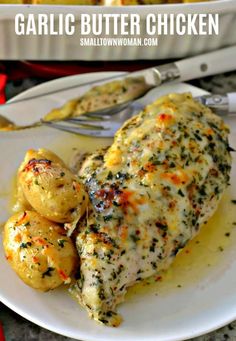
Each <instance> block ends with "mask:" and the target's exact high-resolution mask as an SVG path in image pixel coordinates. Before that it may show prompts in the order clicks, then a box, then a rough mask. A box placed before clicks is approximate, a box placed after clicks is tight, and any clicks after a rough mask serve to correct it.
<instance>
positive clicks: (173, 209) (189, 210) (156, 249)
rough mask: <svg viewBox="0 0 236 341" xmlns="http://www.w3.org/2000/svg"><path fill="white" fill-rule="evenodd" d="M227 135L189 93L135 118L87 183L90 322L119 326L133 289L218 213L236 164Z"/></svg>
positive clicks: (81, 283)
mask: <svg viewBox="0 0 236 341" xmlns="http://www.w3.org/2000/svg"><path fill="white" fill-rule="evenodd" d="M228 132H229V130H228V128H227V127H226V126H225V124H224V123H223V121H222V119H221V118H219V117H217V116H216V115H214V114H213V113H212V112H211V111H210V109H208V108H205V107H204V106H202V105H201V104H199V103H198V102H195V101H194V100H193V99H192V96H191V95H190V94H182V95H180V94H171V95H168V96H164V97H162V98H160V99H159V100H157V101H156V102H154V103H153V104H151V105H149V106H147V107H146V109H145V110H144V111H143V112H141V113H140V114H139V115H137V116H135V117H133V118H131V119H130V120H129V121H127V122H126V123H125V124H124V126H123V127H122V128H121V129H120V130H119V131H118V132H117V133H116V136H115V140H114V143H113V145H112V146H111V147H110V148H109V149H108V151H101V152H98V153H96V154H93V155H91V156H90V157H89V158H88V159H87V160H86V162H85V165H84V166H83V167H82V170H81V172H80V176H81V178H82V180H83V181H84V184H85V185H86V187H87V190H88V193H89V196H90V201H91V204H90V208H89V211H88V215H87V219H86V221H85V222H84V223H83V224H81V229H80V233H79V234H78V237H77V249H78V252H79V255H80V258H81V267H80V279H79V280H78V281H77V283H76V285H75V287H74V290H76V292H77V297H78V299H79V301H80V303H81V304H82V305H84V306H85V307H86V308H87V309H88V311H89V313H90V316H91V317H93V318H94V319H96V320H97V321H100V322H102V323H105V324H108V325H113V326H116V325H117V324H119V323H120V317H119V316H117V314H116V312H115V306H116V305H117V304H118V303H119V302H120V301H122V300H123V298H124V295H125V292H126V290H127V287H129V286H130V285H132V284H134V283H135V282H137V281H139V280H141V279H143V278H147V277H149V276H151V275H153V274H155V273H157V272H158V271H160V270H162V269H166V268H167V267H168V266H169V264H170V263H171V262H172V260H173V259H174V257H175V255H176V254H177V252H178V251H179V250H180V249H182V248H183V247H184V246H185V244H186V243H187V242H188V241H189V240H190V239H192V238H193V237H194V236H195V235H196V234H197V233H198V231H199V228H200V226H201V225H202V224H204V223H205V222H206V221H207V220H208V219H209V217H210V216H211V215H212V214H213V212H214V211H215V209H216V207H217V204H218V202H219V200H220V198H221V196H222V193H223V191H224V189H225V188H226V187H227V184H228V180H229V172H230V165H231V157H230V153H229V146H228V139H227V138H228Z"/></svg>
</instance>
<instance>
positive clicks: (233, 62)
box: [0, 45, 236, 133]
mask: <svg viewBox="0 0 236 341" xmlns="http://www.w3.org/2000/svg"><path fill="white" fill-rule="evenodd" d="M235 55H236V45H234V46H231V47H226V48H222V49H220V50H217V51H213V52H209V53H205V54H202V55H198V56H195V57H190V58H186V59H182V60H179V61H176V62H172V63H169V64H164V65H159V66H157V67H152V68H149V69H144V70H141V71H135V72H132V73H129V74H128V75H127V74H125V75H124V76H121V75H115V76H110V77H106V78H104V79H101V80H98V81H90V82H87V83H84V84H80V85H73V86H70V87H67V88H64V89H58V90H55V91H51V92H48V93H40V94H38V95H34V96H29V97H25V98H23V99H16V100H14V101H10V102H7V103H5V104H4V105H0V109H5V108H6V110H7V108H8V107H10V106H14V105H17V104H18V103H19V102H25V103H27V101H30V100H35V99H37V98H43V97H45V96H48V95H51V94H60V93H61V92H62V91H65V90H70V89H73V88H78V89H80V90H82V92H83V91H87V87H88V86H91V85H92V84H94V85H100V84H103V83H104V82H105V81H107V82H108V81H109V82H110V81H113V80H115V79H119V80H124V79H125V78H127V77H132V78H133V79H136V78H137V79H139V80H140V78H142V80H143V84H144V85H145V86H144V87H143V91H142V93H141V92H140V94H139V95H138V96H137V97H136V98H134V97H133V98H132V99H131V100H128V101H127V102H119V103H117V104H115V105H112V106H111V107H106V108H102V109H101V110H96V111H95V112H89V113H86V116H85V117H84V118H81V116H80V118H78V119H77V118H76V120H77V123H78V124H80V125H81V124H82V123H83V124H85V122H84V120H83V122H81V120H82V119H85V120H87V125H90V127H89V126H88V127H87V128H88V130H89V128H91V129H93V130H95V129H96V124H93V123H94V122H90V121H91V120H95V119H96V118H97V130H99V128H100V129H101V126H99V123H98V121H99V120H100V121H101V117H100V116H102V115H108V116H109V117H110V116H111V115H112V113H113V114H114V115H115V114H116V113H117V112H120V111H123V109H127V108H128V107H129V106H130V105H131V103H132V102H133V101H135V100H137V99H139V98H142V97H143V96H144V95H146V94H147V92H149V91H150V90H151V89H154V88H156V87H158V86H160V85H162V84H167V83H177V82H185V81H188V80H191V79H197V78H201V77H206V76H210V75H215V74H218V73H222V72H227V71H232V70H236V59H235ZM83 115H85V114H83ZM1 119H2V120H4V119H5V118H4V117H3V116H2V117H1V115H0V121H1ZM104 121H106V119H104ZM108 122H109V121H107V123H105V122H104V124H105V125H108V124H109V123H108ZM74 123H75V121H74ZM90 123H91V124H92V125H93V127H92V126H91V124H90ZM9 124H12V125H14V123H13V122H9ZM45 124H46V123H45V122H44V121H38V122H33V123H32V124H27V125H25V126H18V127H17V129H27V128H33V127H38V126H41V125H45ZM50 124H51V123H48V124H47V125H50ZM51 126H52V124H51ZM54 126H55V124H54ZM105 127H106V128H107V129H104V130H109V128H108V127H107V126H105ZM91 133H92V132H91Z"/></svg>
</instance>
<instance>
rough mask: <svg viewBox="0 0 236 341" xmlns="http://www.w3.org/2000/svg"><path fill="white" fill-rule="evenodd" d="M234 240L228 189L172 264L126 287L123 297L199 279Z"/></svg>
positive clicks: (234, 214) (234, 211) (234, 208)
mask: <svg viewBox="0 0 236 341" xmlns="http://www.w3.org/2000/svg"><path fill="white" fill-rule="evenodd" d="M235 242H236V204H234V203H233V202H232V195H231V194H230V189H228V190H227V191H226V193H225V194H224V196H223V198H222V200H221V202H220V204H219V206H218V209H217V210H216V212H215V214H214V215H213V216H212V218H211V219H210V220H209V221H208V223H207V224H206V225H204V226H203V227H202V228H201V230H200V232H199V234H198V235H197V236H196V237H195V238H194V239H193V240H191V241H190V242H189V243H188V244H187V245H186V246H185V248H184V249H182V251H180V252H179V253H178V254H177V256H176V258H175V260H174V261H173V263H172V265H171V266H170V267H169V268H168V269H167V270H165V271H162V272H160V273H159V274H157V275H156V276H153V277H151V278H148V279H146V280H143V281H142V282H140V283H137V284H135V285H134V286H133V287H131V288H129V290H128V293H127V295H126V300H127V299H129V300H133V299H134V298H135V297H136V295H137V294H157V295H160V296H164V295H167V294H168V293H169V292H172V291H174V290H180V289H181V288H186V287H187V286H189V285H191V284H192V283H196V282H198V281H200V280H201V279H202V278H203V277H204V276H205V275H206V274H207V272H209V271H210V270H211V269H213V268H214V267H217V266H218V265H219V264H220V263H221V262H222V261H223V259H224V254H225V253H226V252H228V251H229V249H230V248H231V247H233V246H234V245H235Z"/></svg>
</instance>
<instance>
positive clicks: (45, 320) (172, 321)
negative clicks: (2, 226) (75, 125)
mask: <svg viewBox="0 0 236 341" xmlns="http://www.w3.org/2000/svg"><path fill="white" fill-rule="evenodd" d="M105 75H106V74H105V73H101V74H89V75H81V76H73V77H67V78H62V79H59V80H56V81H51V82H48V83H46V84H43V85H40V86H38V87H35V88H33V89H32V90H30V91H28V92H25V93H24V94H21V95H20V96H18V98H20V97H21V98H23V97H24V96H29V95H33V94H39V93H40V92H45V91H51V90H53V89H58V88H60V87H62V86H66V85H67V84H68V86H69V85H72V84H78V82H79V81H81V82H85V81H88V80H92V79H99V78H100V77H102V76H105ZM184 91H191V92H192V93H193V95H196V96H197V95H200V94H203V93H204V91H203V90H201V89H198V88H195V87H192V86H190V85H186V84H179V85H174V86H173V85H172V86H165V87H162V88H160V89H158V90H155V91H152V92H151V93H150V94H149V95H148V98H147V99H146V101H147V102H149V101H151V100H153V99H154V98H156V97H158V96H160V95H162V94H165V93H169V92H184ZM76 94H77V92H76V90H73V91H70V92H69V93H64V94H63V95H62V94H61V95H60V96H58V95H57V96H48V98H46V99H44V100H42V99H41V100H40V99H38V100H37V101H36V103H35V104H34V105H32V104H29V106H26V105H25V104H24V105H23V104H19V107H18V109H17V110H14V112H13V111H12V112H11V111H9V117H11V118H14V119H15V121H17V122H18V123H20V122H22V123H25V120H26V118H27V116H29V115H32V114H33V115H34V114H35V120H37V119H38V118H39V117H41V116H42V114H44V113H45V112H46V111H48V110H49V109H51V108H52V107H55V106H57V105H61V104H62V101H64V100H66V99H68V98H70V97H73V96H75V95H76ZM9 110H10V108H9ZM227 121H228V123H229V124H230V126H231V130H232V133H231V137H230V138H231V145H232V146H234V147H235V146H236V119H235V118H229V119H228V120H227ZM59 141H60V144H58V143H59ZM89 141H90V138H87V140H82V139H81V138H80V137H79V136H73V135H69V134H67V133H62V132H58V131H55V130H51V129H50V128H37V129H34V130H28V131H24V132H5V133H0V149H1V160H2V161H1V167H0V183H1V188H0V193H1V196H0V222H3V221H5V220H6V219H7V217H8V216H9V214H10V213H9V200H10V199H9V198H10V192H11V180H12V177H13V176H14V174H15V171H16V169H17V167H18V165H19V163H20V161H21V160H22V158H23V155H24V153H25V151H26V150H27V149H28V148H37V147H43V146H44V147H49V148H51V149H52V150H54V151H56V152H58V153H59V155H60V154H62V153H63V151H62V150H63V148H66V147H67V146H70V148H71V146H74V147H75V146H77V147H78V146H80V145H81V143H83V146H87V147H85V148H88V146H89V145H90V148H94V147H95V146H96V145H98V144H99V143H100V142H99V139H95V140H94V142H93V145H91V143H90V142H89ZM59 145H60V146H61V147H60V148H59V147H58V146H59ZM56 146H57V147H56ZM68 148H69V147H68ZM235 178H236V159H235V157H234V161H233V171H232V177H231V179H235ZM231 191H232V192H233V195H234V198H236V181H235V180H234V181H233V183H232V186H231ZM235 260H236V248H231V249H229V250H228V251H227V250H226V251H225V253H224V257H223V258H222V261H221V262H219V264H217V266H216V267H213V268H209V271H207V272H206V274H205V275H204V276H203V277H201V278H200V279H199V280H198V281H194V282H192V283H190V284H189V285H187V286H186V287H183V288H182V289H181V290H179V289H175V290H172V291H170V292H169V293H168V294H167V295H160V296H155V295H154V294H153V293H145V294H140V295H136V296H134V297H133V299H131V300H128V301H126V302H125V303H123V304H122V305H120V307H119V311H120V312H121V313H122V315H123V317H124V322H123V324H122V325H121V326H120V327H118V328H108V327H104V326H100V325H98V324H96V323H95V322H94V321H91V320H89V318H88V316H87V313H86V312H85V311H84V309H82V308H81V307H80V306H79V305H78V304H77V303H76V302H74V301H73V300H72V299H70V297H69V296H68V294H67V293H66V291H65V290H62V289H59V290H55V291H52V292H48V293H40V292H37V291H35V290H33V289H31V288H29V287H27V286H26V285H25V284H24V283H23V282H21V280H20V279H19V278H18V277H17V276H16V274H15V273H14V272H13V271H12V270H11V268H10V267H9V265H8V264H7V261H6V260H5V258H4V254H3V248H2V242H1V240H0V274H1V280H0V300H1V301H2V302H3V303H5V304H6V305H7V306H8V307H10V308H11V309H13V310H14V311H16V312H17V313H19V314H20V315H22V316H24V317H25V318H27V319H28V320H30V321H32V322H34V323H36V324H38V325H40V326H42V327H44V328H47V329H49V330H51V331H54V332H56V333H59V334H63V335H65V336H68V337H72V338H76V339H80V340H90V341H99V340H100V341H112V340H114V341H115V340H116V341H123V340H127V341H128V340H129V341H143V340H145V341H151V340H153V341H154V340H155V341H174V340H183V339H187V338H191V337H194V336H197V335H200V334H204V333H206V332H208V331H211V330H213V329H216V328H218V327H221V326H223V325H225V324H227V323H228V322H230V321H232V320H234V319H236V292H235V287H236V261H235ZM193 266H194V264H193Z"/></svg>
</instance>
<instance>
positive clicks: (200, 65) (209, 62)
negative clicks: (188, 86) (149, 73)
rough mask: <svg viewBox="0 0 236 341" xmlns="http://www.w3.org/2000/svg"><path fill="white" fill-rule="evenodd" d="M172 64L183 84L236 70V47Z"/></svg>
mask: <svg viewBox="0 0 236 341" xmlns="http://www.w3.org/2000/svg"><path fill="white" fill-rule="evenodd" d="M174 64H175V65H176V67H177V68H178V70H179V80H180V81H184V82H185V81H188V80H191V79H196V78H202V77H206V76H212V75H215V74H218V73H222V72H227V71H232V70H236V45H234V46H232V47H227V48H223V49H220V50H217V51H214V52H210V53H206V54H202V55H198V56H196V57H191V58H187V59H183V60H180V61H177V62H175V63H174Z"/></svg>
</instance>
